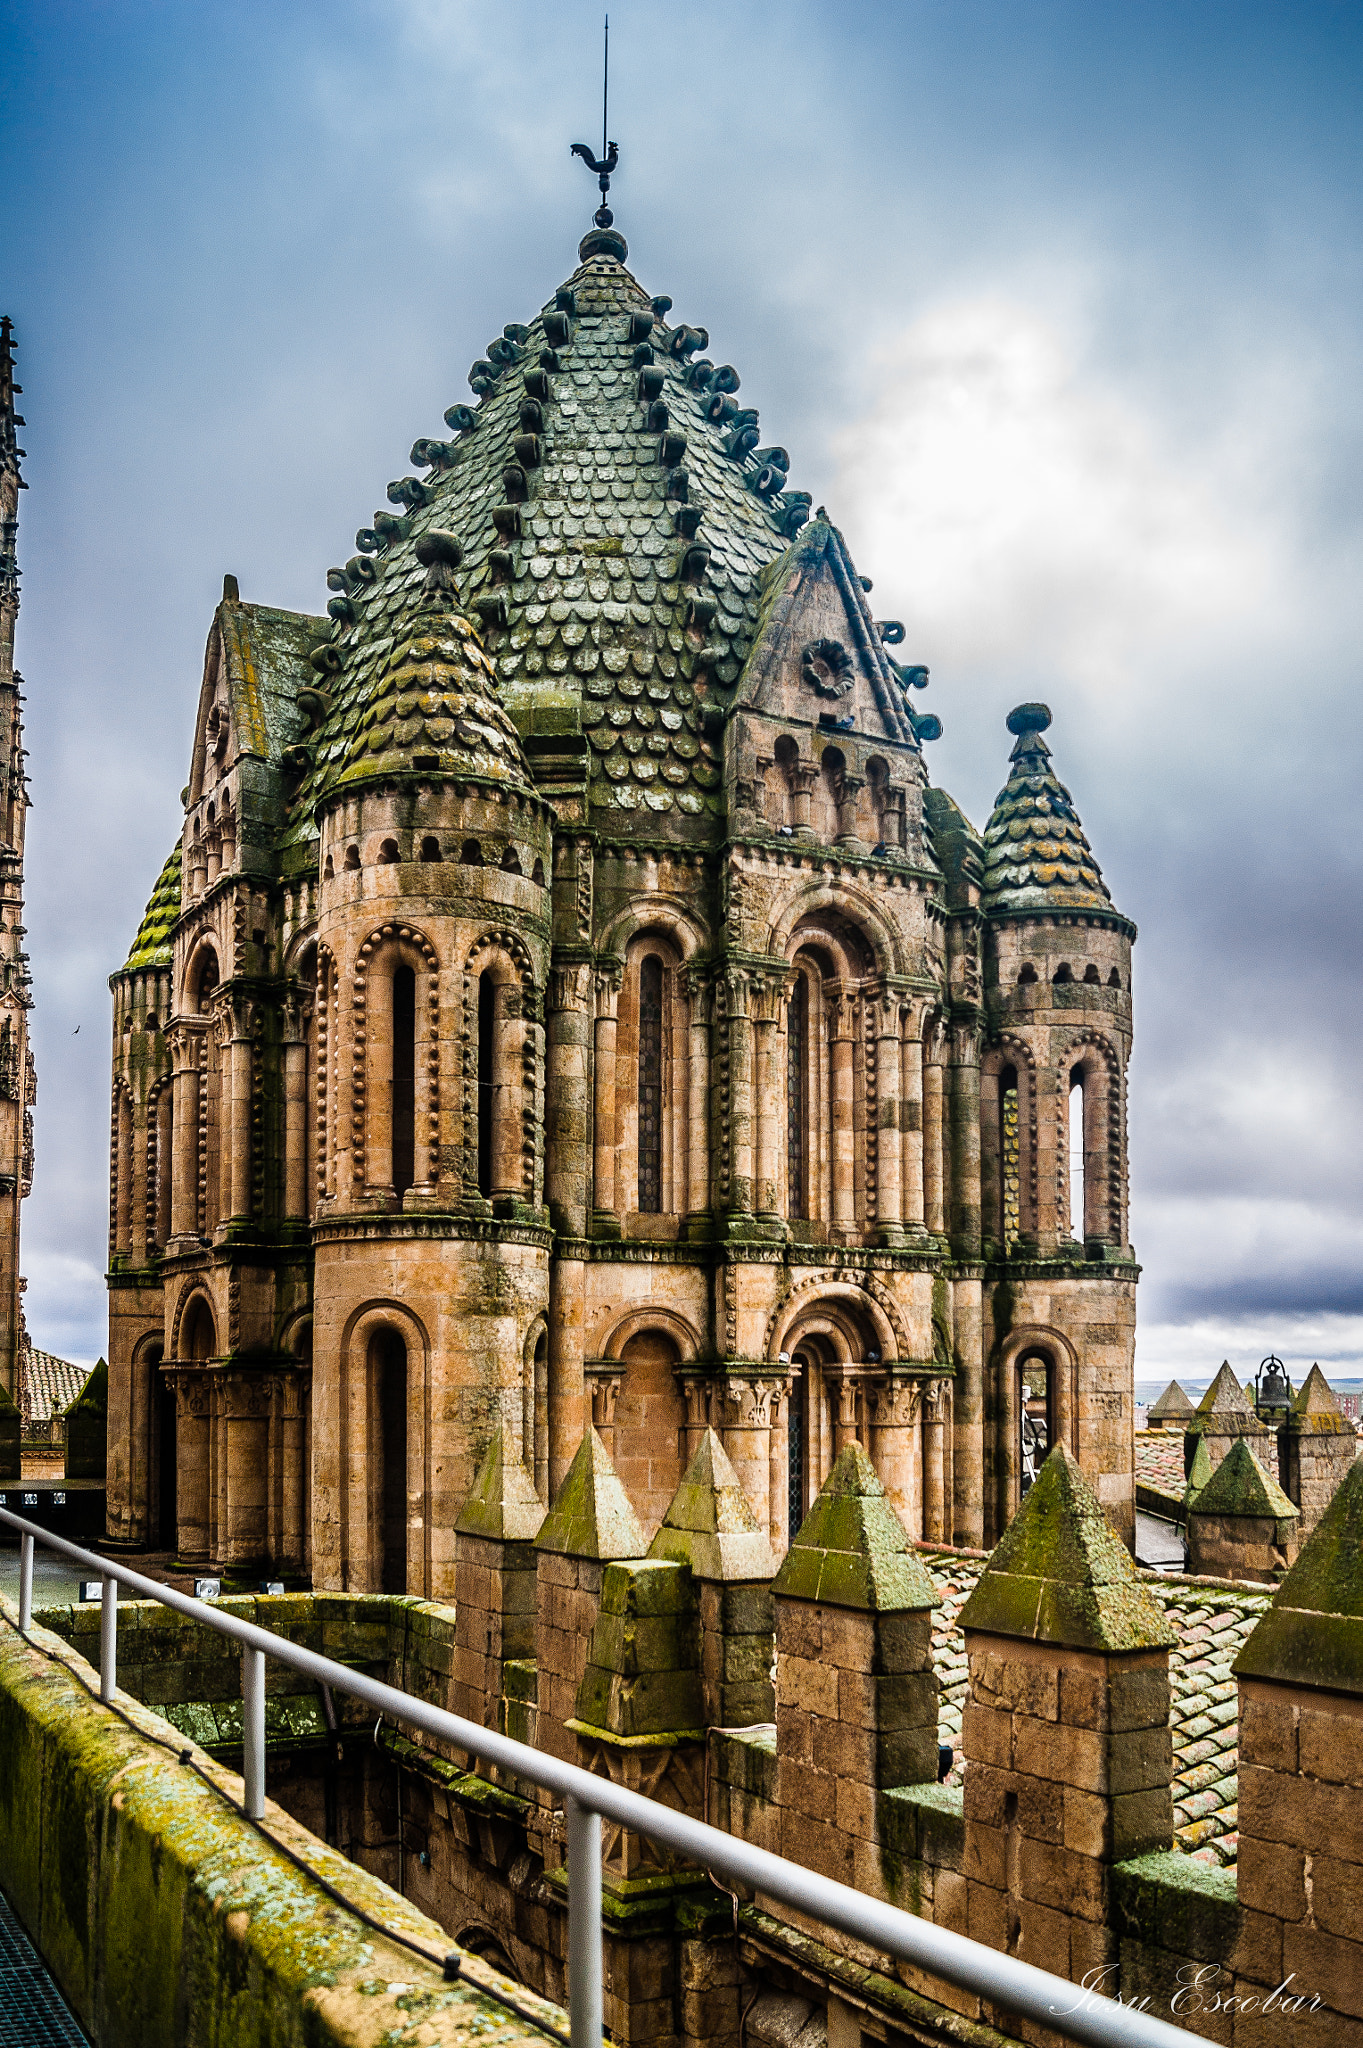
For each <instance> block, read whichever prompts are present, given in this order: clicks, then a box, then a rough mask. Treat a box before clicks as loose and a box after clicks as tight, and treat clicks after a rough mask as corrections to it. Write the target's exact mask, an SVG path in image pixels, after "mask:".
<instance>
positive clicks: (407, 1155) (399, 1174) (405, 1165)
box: [393, 967, 416, 1195]
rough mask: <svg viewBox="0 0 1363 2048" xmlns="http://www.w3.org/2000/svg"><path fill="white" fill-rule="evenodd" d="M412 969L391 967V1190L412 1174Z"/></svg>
mask: <svg viewBox="0 0 1363 2048" xmlns="http://www.w3.org/2000/svg"><path fill="white" fill-rule="evenodd" d="M415 1169H416V973H415V971H414V970H413V969H412V968H410V967H398V968H395V969H394V971H393V1191H394V1193H395V1194H398V1195H402V1194H405V1193H406V1191H407V1189H408V1188H409V1187H411V1185H412V1183H413V1181H414V1180H415V1178H416V1170H415Z"/></svg>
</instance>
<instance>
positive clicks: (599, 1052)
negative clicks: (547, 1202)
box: [592, 974, 620, 1237]
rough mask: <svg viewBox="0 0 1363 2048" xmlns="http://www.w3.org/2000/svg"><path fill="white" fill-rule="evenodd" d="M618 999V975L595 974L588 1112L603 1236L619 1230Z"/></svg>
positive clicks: (596, 1221) (596, 1210)
mask: <svg viewBox="0 0 1363 2048" xmlns="http://www.w3.org/2000/svg"><path fill="white" fill-rule="evenodd" d="M619 1001H620V977H619V975H618V974H598V975H597V977H596V1068H595V1073H596V1083H595V1093H594V1100H593V1114H592V1140H593V1146H594V1155H593V1156H594V1162H595V1163H594V1170H593V1180H592V1229H593V1231H594V1232H597V1233H599V1234H601V1235H604V1236H607V1237H611V1236H618V1235H619V1231H620V1210H619V1192H618V1190H617V1188H616V1183H615V1157H616V1153H617V1151H618V1150H619V1147H618V1145H617V1143H616V1136H615V1030H616V1009H617V1006H618V1004H619Z"/></svg>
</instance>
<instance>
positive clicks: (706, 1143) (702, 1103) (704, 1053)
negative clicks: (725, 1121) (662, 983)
mask: <svg viewBox="0 0 1363 2048" xmlns="http://www.w3.org/2000/svg"><path fill="white" fill-rule="evenodd" d="M685 993H686V1000H687V1003H688V1004H689V1006H690V1012H689V1023H688V1027H687V1028H688V1039H687V1069H686V1086H687V1096H688V1100H687V1119H686V1207H687V1212H688V1214H689V1215H691V1216H704V1215H707V1214H708V1213H709V1208H710V1107H709V1106H710V1026H709V1022H708V1020H707V1017H706V1003H707V1000H708V998H707V992H706V988H705V983H704V982H703V981H702V979H701V977H700V976H699V975H698V974H696V973H688V975H687V977H686V981H685Z"/></svg>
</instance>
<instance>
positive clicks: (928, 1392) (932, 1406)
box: [923, 1380, 951, 1543]
mask: <svg viewBox="0 0 1363 2048" xmlns="http://www.w3.org/2000/svg"><path fill="white" fill-rule="evenodd" d="M950 1385H951V1382H950V1380H929V1381H928V1382H927V1384H926V1385H925V1386H924V1388H923V1541H924V1542H925V1543H945V1542H946V1540H947V1531H946V1499H945V1494H946V1469H945V1463H944V1460H943V1456H942V1452H943V1438H944V1436H945V1434H946V1416H947V1398H948V1394H947V1390H948V1388H949V1387H950Z"/></svg>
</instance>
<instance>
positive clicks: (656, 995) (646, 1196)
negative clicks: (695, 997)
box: [639, 953, 663, 1216]
mask: <svg viewBox="0 0 1363 2048" xmlns="http://www.w3.org/2000/svg"><path fill="white" fill-rule="evenodd" d="M662 1191H663V963H662V961H661V960H660V959H659V958H658V956H657V954H656V953H650V954H648V955H647V957H646V958H645V959H644V960H643V961H641V962H640V966H639V1213H640V1214H641V1215H646V1216H657V1215H659V1214H660V1213H661V1211H662V1206H663V1194H662Z"/></svg>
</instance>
